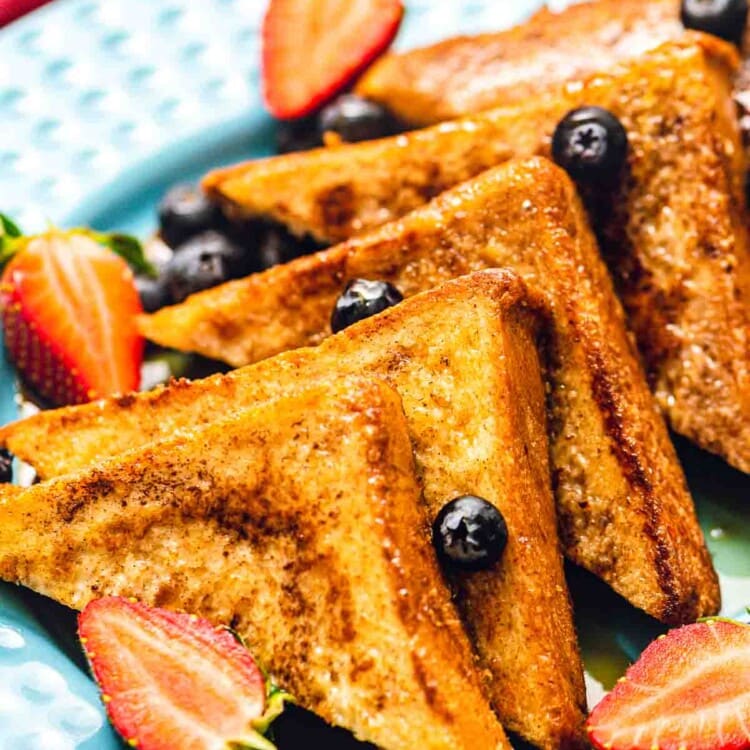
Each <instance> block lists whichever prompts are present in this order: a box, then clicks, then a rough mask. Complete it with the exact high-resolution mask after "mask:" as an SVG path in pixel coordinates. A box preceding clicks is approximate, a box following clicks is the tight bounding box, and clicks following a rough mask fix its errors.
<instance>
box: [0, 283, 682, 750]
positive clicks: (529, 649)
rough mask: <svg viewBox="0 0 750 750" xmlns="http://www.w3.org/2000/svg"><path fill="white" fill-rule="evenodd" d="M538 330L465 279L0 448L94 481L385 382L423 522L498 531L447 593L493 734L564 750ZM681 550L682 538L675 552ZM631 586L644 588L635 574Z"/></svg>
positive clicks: (567, 690)
mask: <svg viewBox="0 0 750 750" xmlns="http://www.w3.org/2000/svg"><path fill="white" fill-rule="evenodd" d="M545 317H546V311H545V309H544V303H543V300H542V298H540V297H539V296H538V295H533V294H531V293H529V292H528V291H527V290H526V288H525V286H524V285H523V284H522V283H521V282H520V281H519V280H518V279H517V277H515V276H513V275H512V274H509V273H507V272H501V271H493V272H486V273H484V274H477V275H474V276H471V277H467V278H465V279H462V280H459V281H457V282H453V283H450V284H447V285H445V286H444V287H441V288H440V289H437V290H434V291H432V292H430V293H428V294H424V295H421V296H418V297H414V298H412V299H409V300H407V301H405V302H404V303H403V304H402V305H399V306H398V307H395V308H392V309H390V310H387V311H386V312H385V313H383V314H382V315H380V316H378V317H376V318H372V319H370V320H366V321H363V322H361V323H359V324H358V325H355V326H353V327H352V328H350V329H347V330H346V331H344V332H342V333H341V334H340V335H338V336H334V337H332V338H330V339H328V340H327V341H326V342H325V343H324V344H322V345H321V346H320V347H317V348H310V349H300V350H296V351H292V352H287V353H285V354H282V355H280V356H278V357H275V358H273V359H267V360H265V361H263V362H260V363H258V364H257V365H254V366H252V367H248V368H245V369H243V370H237V371H234V372H231V373H229V374H227V375H224V376H215V377H211V378H208V379H206V380H201V381H195V382H192V383H187V382H178V383H175V384H173V385H171V386H169V387H166V388H161V389H157V390H156V391H154V392H150V393H143V394H133V395H131V396H126V397H124V398H121V399H110V400H107V401H102V402H99V403H96V404H91V405H87V406H85V407H83V408H80V409H77V408H71V409H63V410H58V411H53V412H43V413H41V414H39V415H38V416H36V417H33V418H31V419H30V420H27V421H26V422H21V423H19V424H17V425H16V426H10V427H8V428H3V433H2V438H1V439H3V440H7V439H10V443H11V444H12V445H13V446H14V450H16V452H17V453H18V454H19V455H22V456H24V457H25V458H29V459H31V460H32V462H33V463H35V464H37V465H39V466H42V465H44V466H43V468H44V472H43V473H45V474H46V475H48V476H49V475H54V474H59V473H63V472H65V471H66V470H74V467H75V468H85V467H86V466H88V465H94V466H95V465H97V462H98V461H99V460H101V459H102V458H104V457H105V456H106V455H115V454H117V453H120V452H122V451H126V450H128V448H131V447H133V446H138V445H144V444H148V443H149V442H152V441H154V440H159V439H162V438H165V437H169V436H171V435H173V434H174V433H175V432H176V431H179V430H183V429H190V428H192V427H194V426H195V425H198V424H201V423H206V422H211V421H215V420H216V419H219V418H221V417H222V416H223V415H226V414H230V413H232V412H235V411H237V410H238V409H241V408H243V407H246V406H249V405H253V404H256V403H258V402H260V401H262V400H264V399H268V398H273V397H275V396H277V395H278V394H279V393H288V392H292V391H294V390H296V389H299V388H300V387H304V386H306V385H307V384H308V383H310V382H311V381H315V380H317V379H319V378H322V379H325V380H326V381H328V380H334V381H335V380H337V379H340V378H341V377H344V376H346V374H347V373H367V374H368V375H370V376H375V377H379V378H382V379H385V380H386V381H387V382H388V383H389V384H390V385H391V386H393V387H394V388H395V389H396V391H397V392H398V393H399V395H400V397H401V400H402V403H403V408H404V412H405V414H406V419H407V423H408V429H409V435H410V439H411V443H412V446H413V450H414V454H415V459H416V466H417V473H418V476H419V479H420V483H421V486H422V488H423V493H424V498H425V502H426V504H427V509H428V513H429V516H430V517H431V518H434V517H435V515H436V514H437V512H438V511H439V509H440V508H441V507H442V506H443V504H444V503H446V502H447V501H448V500H450V499H451V498H453V497H456V496H458V495H462V494H476V495H479V496H481V497H484V498H486V499H487V500H489V501H490V502H492V503H493V504H494V505H495V506H496V507H497V508H499V509H500V511H501V512H502V514H503V516H504V518H505V520H506V523H507V525H508V529H509V541H508V546H507V548H506V551H505V554H504V558H503V564H502V565H501V566H500V567H499V569H498V570H496V571H488V572H479V573H474V574H471V575H466V576H461V577H458V578H456V579H455V580H454V585H455V586H456V587H457V592H458V597H459V603H460V609H461V612H462V613H463V616H464V619H465V622H466V625H467V627H468V629H469V632H470V633H471V634H472V639H473V642H474V645H475V648H476V650H477V652H478V654H479V656H480V659H481V663H482V666H483V667H484V669H485V670H486V671H487V673H488V675H489V676H490V677H491V679H490V683H489V687H490V696H491V699H492V701H493V704H494V705H495V707H496V709H497V711H498V714H499V716H500V717H501V720H502V721H503V724H504V725H505V726H506V727H507V728H509V729H512V730H513V731H515V732H517V733H518V734H520V735H522V736H523V737H525V738H526V739H528V740H529V741H531V742H533V743H534V744H536V745H538V746H540V747H543V748H550V749H551V748H556V747H561V746H564V747H579V746H581V743H583V742H584V738H583V735H582V724H583V718H584V709H585V695H584V688H583V677H582V669H581V664H580V657H579V654H578V650H577V645H576V636H575V631H574V628H573V622H572V616H571V609H570V603H569V600H568V595H567V588H566V585H565V579H564V575H563V569H562V558H561V554H560V546H559V541H558V538H557V529H556V518H555V510H554V501H553V498H552V493H551V488H550V472H549V462H548V440H547V434H546V415H545V408H544V401H545V393H544V387H543V383H542V377H541V371H540V361H539V353H538V348H537V340H536V339H537V336H538V334H539V328H543V329H544V330H546V329H547V325H546V323H544V322H543V320H541V318H545ZM35 443H36V444H35ZM37 458H38V459H39V461H38V462H37V461H36V459H37ZM676 531H677V530H676ZM680 531H686V530H685V529H681V530H680ZM693 542H694V539H691V536H690V533H689V532H688V533H686V534H685V538H684V539H682V540H681V543H682V545H683V549H690V548H691V546H692V544H693ZM649 554H650V553H649ZM637 555H638V556H640V552H638V553H637ZM649 565H650V564H649V563H646V564H645V567H647V568H648V567H649ZM642 574H643V578H644V580H647V581H648V582H647V583H646V584H645V585H647V586H652V585H654V584H653V582H652V580H651V570H650V569H647V570H645V571H642ZM695 583H696V582H694V581H691V582H690V585H691V586H693V585H694V584H695ZM681 585H682V582H681ZM519 675H523V679H521V680H519Z"/></svg>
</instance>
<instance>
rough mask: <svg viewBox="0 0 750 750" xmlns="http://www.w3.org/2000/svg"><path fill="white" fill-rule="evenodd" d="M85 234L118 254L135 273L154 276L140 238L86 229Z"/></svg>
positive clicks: (152, 267) (154, 271) (154, 270)
mask: <svg viewBox="0 0 750 750" xmlns="http://www.w3.org/2000/svg"><path fill="white" fill-rule="evenodd" d="M86 234H88V235H89V236H90V237H91V238H92V239H94V240H96V241H97V242H98V243H99V244H100V245H105V246H106V247H108V248H109V249H110V250H111V251H112V252H113V253H116V254H117V255H119V256H120V257H121V258H122V259H123V260H124V261H125V262H126V263H127V264H128V265H129V266H130V267H131V268H132V269H133V270H134V271H135V272H136V273H138V274H143V275H144V276H151V277H152V278H154V277H155V276H156V269H155V268H154V266H153V265H152V264H151V262H150V261H149V260H148V258H146V253H145V252H144V250H143V245H142V244H141V242H140V240H138V239H136V238H135V237H132V236H131V235H129V234H123V233H122V232H111V233H109V234H105V233H103V232H94V231H93V230H86Z"/></svg>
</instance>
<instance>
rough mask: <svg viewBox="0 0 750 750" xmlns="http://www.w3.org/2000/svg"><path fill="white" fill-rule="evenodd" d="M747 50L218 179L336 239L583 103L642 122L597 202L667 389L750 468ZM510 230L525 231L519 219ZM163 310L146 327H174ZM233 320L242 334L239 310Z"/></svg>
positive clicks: (536, 133) (629, 124)
mask: <svg viewBox="0 0 750 750" xmlns="http://www.w3.org/2000/svg"><path fill="white" fill-rule="evenodd" d="M736 62H737V60H736V54H735V53H734V52H733V50H732V49H731V48H730V47H729V46H728V45H723V44H722V43H721V42H719V41H718V40H715V39H713V38H709V37H706V36H702V35H699V34H684V35H683V37H682V38H681V41H679V42H674V43H670V44H665V45H663V46H661V47H659V48H658V49H656V50H653V51H652V52H650V53H648V54H647V55H645V56H644V57H643V58H642V59H639V60H636V61H632V62H629V63H627V64H621V65H617V66H615V67H614V68H612V69H611V70H608V71H605V72H602V73H599V74H596V75H595V76H593V77H591V78H590V79H587V80H584V81H577V82H576V83H575V85H573V84H570V85H568V86H565V87H562V88H556V89H555V88H553V89H551V90H549V91H548V92H547V94H546V95H545V96H534V97H531V98H530V99H529V100H528V101H525V102H523V103H519V104H517V105H514V106H509V107H504V108H501V109H496V110H492V111H490V112H487V113H485V114H480V115H476V116H473V117H468V118H466V119H464V120H458V121H455V122H452V123H443V124H441V125H438V126H435V127H434V128H430V129H427V130H422V131H415V132H412V133H407V134H404V135H399V136H397V137H394V138H390V139H384V140H380V141H373V142H369V143H359V144H352V145H344V146H339V147H334V148H329V149H319V150H316V151H312V152H308V153H302V154H291V155H287V156H282V157H277V158H273V159H266V160H260V161H256V162H250V163H247V164H245V165H240V166H237V167H233V168H229V169H225V170H219V171H218V172H215V173H213V174H212V175H209V176H208V177H207V178H206V180H205V183H204V184H205V186H206V188H207V189H208V190H209V191H210V192H211V194H212V195H214V196H216V197H217V198H218V199H219V200H221V201H223V202H224V204H225V206H226V208H227V210H228V211H229V212H230V213H231V214H232V215H240V216H242V217H251V218H252V217H260V218H263V219H270V220H274V221H278V222H281V223H283V224H285V225H287V226H288V227H289V228H290V229H291V230H292V231H293V232H295V233H298V234H304V233H309V234H311V235H313V236H315V237H316V238H317V239H318V240H320V241H322V242H335V241H339V240H341V239H344V238H347V237H349V236H351V235H353V234H356V233H359V232H361V231H363V230H366V229H368V228H372V227H374V226H376V225H380V224H382V223H384V222H386V221H389V220H394V219H397V218H398V217H401V216H403V215H404V214H406V213H407V212H409V211H411V210H413V209H414V208H415V207H417V206H419V205H421V204H423V203H425V202H426V201H427V200H428V199H430V198H431V197H433V196H434V195H436V194H437V193H439V192H441V191H442V190H444V189H446V188H449V187H451V186H453V185H455V184H456V183H459V182H461V181H463V180H466V179H468V178H470V177H472V176H473V175H476V174H477V173H479V172H481V171H483V170H484V169H487V168H488V167H491V166H493V165H496V164H499V163H501V162H504V161H506V160H507V159H509V158H511V157H513V156H529V155H532V154H537V153H541V154H548V153H549V144H550V140H551V135H552V133H553V131H554V129H555V127H556V125H557V123H558V122H559V121H560V120H561V118H562V117H563V116H564V115H565V114H566V113H567V112H568V111H570V110H571V109H574V108H576V107H580V106H583V105H598V106H602V107H604V108H606V109H608V110H611V111H612V112H613V113H614V114H615V115H617V117H619V118H620V120H621V121H622V123H623V124H624V126H625V128H626V130H627V133H628V138H629V142H630V150H629V157H628V174H627V178H626V179H624V180H622V181H621V183H620V184H619V185H618V186H617V187H616V188H612V189H611V190H602V189H599V190H598V191H595V192H594V193H592V194H591V195H588V196H587V198H588V199H589V200H588V201H587V202H588V204H589V208H590V209H591V217H592V219H593V222H594V226H595V228H596V230H597V232H598V234H599V237H600V241H601V245H602V251H603V253H604V255H605V259H606V260H607V262H608V264H609V266H610V270H611V272H612V275H613V278H614V280H615V285H616V288H617V291H618V293H619V294H620V297H621V299H622V301H623V302H624V305H625V308H626V312H627V314H628V318H629V324H630V327H631V329H632V330H633V331H634V333H635V334H636V338H637V341H638V344H639V347H640V351H641V354H642V356H643V359H644V361H645V364H646V368H647V371H648V376H649V381H650V383H651V386H652V389H653V391H654V393H655V395H656V397H657V400H658V403H659V406H660V407H661V408H662V410H663V411H664V413H665V414H666V415H667V417H668V419H669V421H670V424H671V426H672V428H673V429H674V430H675V431H676V432H678V433H680V434H682V435H685V436H686V437H688V438H690V439H691V440H693V441H695V442H696V443H697V444H698V445H699V446H701V447H703V448H705V449H707V450H710V451H712V452H714V453H717V454H719V455H721V456H723V457H724V458H725V459H726V460H728V461H729V462H730V463H731V464H732V465H734V466H735V467H737V468H739V469H741V470H743V471H750V318H749V313H748V305H750V302H749V300H750V251H749V250H748V231H747V228H746V226H745V221H746V217H745V212H744V203H745V200H744V194H743V180H744V159H743V154H742V148H741V144H740V141H739V137H738V131H737V123H736V119H735V117H734V107H733V103H732V100H731V76H732V73H733V71H734V68H735V65H736ZM505 234H506V236H507V237H509V238H512V236H513V227H512V226H510V225H506V226H505ZM509 241H510V242H512V239H510V240H509ZM290 294H294V291H293V290H290ZM194 311H195V309H194V308H193V312H194ZM165 315H169V313H165ZM193 319H194V320H196V317H195V316H193ZM156 321H157V322H156V323H154V324H147V326H146V327H145V330H146V331H147V333H149V335H155V336H156V338H157V340H159V338H160V337H159V335H158V334H157V333H156V327H157V325H158V321H159V318H156ZM196 322H198V323H200V322H202V321H200V320H196ZM222 322H223V325H224V326H225V328H226V330H227V331H230V332H231V331H232V329H233V325H234V323H233V321H232V320H229V319H227V320H224V321H222ZM217 323H218V321H217ZM164 338H169V337H168V336H167V335H166V334H165V335H164ZM178 343H179V342H178ZM188 348H190V347H188Z"/></svg>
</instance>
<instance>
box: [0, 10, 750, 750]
mask: <svg viewBox="0 0 750 750" xmlns="http://www.w3.org/2000/svg"><path fill="white" fill-rule="evenodd" d="M311 1H312V0H311ZM564 2H565V0H559V1H558V2H556V3H554V4H555V5H557V6H558V7H561V6H562V5H563V4H564ZM265 3H266V0H190V1H189V2H188V1H187V0H186V1H184V2H178V1H177V0H57V2H54V3H52V4H51V5H49V6H46V7H45V8H42V9H41V10H39V11H37V12H35V13H32V14H31V15H29V16H27V17H26V18H24V19H23V20H21V21H19V22H17V23H15V24H11V25H10V26H9V27H7V28H6V29H4V30H3V31H0V61H2V62H0V175H2V177H1V178H0V211H3V212H5V213H7V214H9V215H10V216H12V217H15V218H16V219H17V220H18V221H19V223H20V224H21V226H22V228H24V229H25V230H26V231H34V230H38V229H40V228H43V227H44V226H45V225H46V223H47V222H49V221H51V222H54V223H57V224H60V225H62V226H75V225H84V224H85V225H91V226H94V227H96V228H98V229H102V230H106V229H114V228H117V229H121V230H125V231H132V232H136V233H146V232H149V231H151V230H152V229H153V226H154V207H155V205H156V203H157V201H158V199H159V197H160V196H161V195H162V194H163V192H164V190H165V189H166V188H167V187H168V186H169V185H171V184H173V183H174V182H176V181H182V180H186V179H187V180H192V179H196V178H197V177H199V176H200V175H201V174H202V173H203V172H205V171H206V170H207V169H209V168H210V167H214V166H218V165H220V164H224V163H230V162H233V161H236V160H239V159H242V158H252V157H257V156H264V155H267V154H269V153H271V152H272V150H273V134H274V128H273V122H272V120H271V118H270V117H269V116H268V115H267V114H266V113H265V112H264V111H263V107H262V104H261V93H260V83H259V70H258V63H259V56H260V50H259V33H258V30H259V25H260V21H261V18H262V15H263V11H264V9H265ZM541 4H542V2H541V0H505V1H504V2H497V1H496V0H406V5H407V14H406V19H405V22H404V25H403V27H402V29H401V32H400V34H399V37H398V39H397V46H398V47H401V48H408V47H411V46H414V45H418V44H425V43H428V42H432V41H436V40H438V39H441V38H444V37H446V36H451V35H455V34H459V33H472V32H478V31H484V30H493V29H501V28H504V27H507V26H510V25H512V24H514V23H517V22H519V21H522V20H523V19H524V18H525V17H526V16H527V15H528V14H529V13H531V12H532V11H533V10H535V9H536V8H538V7H539V6H540V5H541ZM552 4H553V3H550V5H552ZM14 392H15V390H14V380H13V375H12V371H11V369H10V368H9V367H8V365H7V364H6V363H5V361H4V358H3V357H2V355H1V352H0V423H4V422H6V421H9V420H11V419H13V418H14V417H15V416H16V413H17V411H16V403H15V400H14ZM681 455H682V458H683V462H684V465H685V467H686V470H687V471H688V478H689V480H690V482H691V488H692V489H693V492H694V495H695V496H696V499H697V501H698V510H699V514H700V515H701V522H702V524H703V527H704V529H705V530H706V532H707V537H708V541H709V545H710V546H711V550H712V552H713V554H714V557H715V560H716V564H717V567H718V568H719V570H720V573H721V577H722V588H723V592H724V597H725V606H726V611H729V612H736V611H737V610H738V609H739V608H740V607H741V606H742V605H743V604H747V603H750V586H749V585H748V576H750V528H748V523H747V521H745V520H744V519H743V517H746V516H747V513H746V506H745V505H744V503H743V501H746V498H747V495H748V481H747V478H746V477H743V476H741V475H739V474H738V473H736V472H731V471H730V470H728V469H727V468H726V467H725V466H723V465H722V464H721V463H720V462H718V461H712V460H711V459H709V458H707V457H706V456H704V455H703V454H700V453H699V452H698V451H696V450H691V449H690V448H685V446H681ZM589 601H591V597H589ZM593 602H594V603H593V605H592V604H588V605H586V606H584V607H583V611H579V612H578V616H579V628H580V631H581V638H582V647H583V651H584V655H585V657H586V662H587V666H588V668H589V671H590V672H591V673H592V674H594V675H596V677H597V679H596V680H594V679H591V678H589V679H588V684H589V689H590V697H591V699H592V700H591V702H592V703H593V702H595V701H596V699H597V697H598V696H599V695H600V694H601V689H602V686H601V683H600V681H603V682H604V683H605V684H611V683H612V681H613V680H614V678H616V677H617V676H618V675H619V674H621V673H622V671H623V670H624V667H625V666H626V664H627V661H628V660H629V659H632V658H634V657H635V656H636V655H637V654H638V653H639V651H640V650H641V649H642V648H643V647H644V645H645V644H646V643H647V642H648V641H649V640H650V638H652V637H653V636H654V634H655V632H658V631H655V630H654V624H653V622H652V621H648V618H646V617H645V616H644V615H641V614H640V613H638V612H636V611H635V610H634V609H632V608H626V607H625V605H624V604H622V602H620V601H618V600H616V599H615V598H614V595H612V594H611V593H610V592H608V591H606V590H604V589H602V590H601V592H600V596H599V598H598V599H597V598H596V597H594V598H593ZM42 623H44V624H42ZM73 634H74V617H73V614H72V613H71V612H69V611H68V610H66V609H64V608H62V607H59V606H58V605H55V604H54V603H52V602H49V601H48V600H45V599H43V598H42V597H39V596H36V595H33V594H31V593H30V592H28V591H25V590H22V589H18V588H14V587H12V586H8V585H4V584H0V750H72V749H73V748H84V750H93V749H94V748H96V750H112V749H115V748H121V747H122V744H121V743H120V741H119V740H118V739H117V738H116V736H115V734H114V732H113V731H112V730H111V729H110V727H109V725H108V723H107V721H106V717H105V715H104V712H103V710H102V707H101V704H100V702H99V699H98V696H97V691H96V687H95V685H94V684H93V682H92V681H91V679H90V678H89V676H88V673H87V671H86V667H85V664H84V662H83V659H82V656H81V653H80V650H79V649H78V648H77V645H76V642H75V637H74V635H73Z"/></svg>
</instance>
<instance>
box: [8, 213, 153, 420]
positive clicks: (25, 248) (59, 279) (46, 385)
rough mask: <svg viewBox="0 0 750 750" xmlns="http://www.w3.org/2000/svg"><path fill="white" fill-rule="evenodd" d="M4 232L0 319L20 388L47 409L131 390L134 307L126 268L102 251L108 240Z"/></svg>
mask: <svg viewBox="0 0 750 750" xmlns="http://www.w3.org/2000/svg"><path fill="white" fill-rule="evenodd" d="M3 219H4V217H3ZM5 221H6V222H7V219H5ZM9 227H10V231H8V228H9ZM4 228H5V233H4V234H3V235H2V236H1V237H0V239H2V244H0V263H2V262H4V263H5V265H4V268H3V271H2V276H1V277H0V316H1V317H2V327H3V336H4V340H5V346H6V349H7V352H8V356H9V358H10V359H11V361H12V362H13V363H14V364H15V366H16V368H17V369H18V371H19V374H20V375H21V376H22V378H23V379H24V381H26V382H27V383H28V384H29V385H30V386H31V387H32V388H33V389H34V390H35V391H36V392H37V393H38V394H39V395H40V396H42V397H43V398H44V399H46V400H47V401H49V402H50V403H51V404H52V405H53V406H63V405H66V404H79V403H83V402H85V401H91V400H93V399H96V398H101V397H103V396H108V395H112V394H116V393H126V392H128V391H132V390H136V389H137V388H138V386H139V384H140V368H141V363H142V359H143V346H144V342H143V338H142V337H141V335H140V334H139V332H138V330H137V328H136V316H137V315H138V314H139V313H140V312H141V311H142V309H141V303H140V300H139V297H138V293H137V291H136V287H135V283H134V277H133V273H132V271H131V269H130V267H129V266H128V263H126V262H125V260H124V259H123V258H122V257H120V256H119V255H118V254H117V253H116V252H114V251H113V250H112V249H110V247H109V246H107V245H105V244H104V242H103V240H107V242H109V239H108V238H103V236H101V235H96V234H94V233H90V232H88V231H86V230H72V231H67V232H64V231H60V230H56V229H52V230H50V231H48V232H46V233H44V234H41V235H37V236H35V237H22V236H20V233H18V231H17V228H16V227H15V225H13V224H12V223H9V224H5V225H4ZM110 244H111V243H110Z"/></svg>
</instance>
